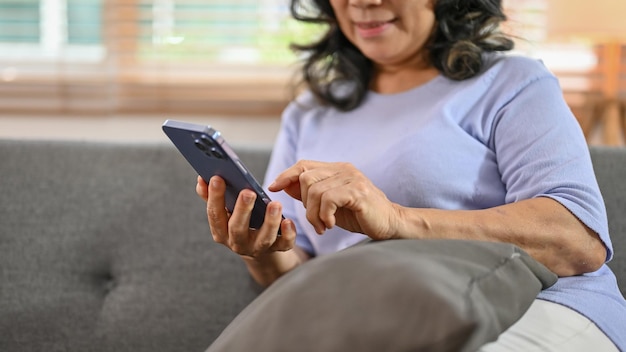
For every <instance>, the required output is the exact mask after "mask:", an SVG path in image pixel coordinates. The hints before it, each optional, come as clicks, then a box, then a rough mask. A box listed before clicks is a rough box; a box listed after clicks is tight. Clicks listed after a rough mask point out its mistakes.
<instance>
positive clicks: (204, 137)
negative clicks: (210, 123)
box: [200, 134, 214, 147]
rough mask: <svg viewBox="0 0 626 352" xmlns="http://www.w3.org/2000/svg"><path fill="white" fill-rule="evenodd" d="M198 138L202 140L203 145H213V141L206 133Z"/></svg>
mask: <svg viewBox="0 0 626 352" xmlns="http://www.w3.org/2000/svg"><path fill="white" fill-rule="evenodd" d="M200 139H201V140H202V142H204V144H205V145H207V146H211V147H212V146H213V145H214V143H213V141H212V140H211V138H209V136H207V135H206V134H203V135H201V136H200Z"/></svg>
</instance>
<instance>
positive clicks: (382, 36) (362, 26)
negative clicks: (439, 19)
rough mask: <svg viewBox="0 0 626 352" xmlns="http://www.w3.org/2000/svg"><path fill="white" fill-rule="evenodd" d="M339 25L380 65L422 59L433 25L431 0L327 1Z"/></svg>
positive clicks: (392, 64) (345, 33)
mask: <svg viewBox="0 0 626 352" xmlns="http://www.w3.org/2000/svg"><path fill="white" fill-rule="evenodd" d="M330 4H331V6H332V7H333V10H334V11H335V16H336V17H337V21H338V23H339V27H340V28H341V31H342V32H343V33H344V35H345V36H346V37H347V38H348V39H349V40H350V41H351V42H352V43H353V44H354V45H355V46H356V47H357V48H358V49H359V50H361V52H362V53H363V54H364V55H365V56H366V57H368V58H369V59H371V60H372V61H374V62H375V63H376V64H378V65H380V66H397V65H402V64H406V63H407V62H416V61H420V60H422V59H423V56H422V55H421V54H422V52H423V51H422V48H423V47H424V45H425V44H426V42H427V41H428V39H429V38H430V35H431V33H432V31H433V28H434V26H435V13H434V0H330Z"/></svg>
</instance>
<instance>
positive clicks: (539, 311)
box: [478, 299, 618, 352]
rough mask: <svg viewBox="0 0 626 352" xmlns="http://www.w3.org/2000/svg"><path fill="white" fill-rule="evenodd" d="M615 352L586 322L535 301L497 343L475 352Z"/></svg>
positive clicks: (579, 316)
mask: <svg viewBox="0 0 626 352" xmlns="http://www.w3.org/2000/svg"><path fill="white" fill-rule="evenodd" d="M535 351H542V352H544V351H545V352H548V351H549V352H589V351H595V352H618V350H617V347H615V345H614V344H613V342H611V340H610V339H609V338H608V337H606V335H604V333H602V331H601V330H600V329H599V328H598V327H597V326H596V325H595V324H594V323H593V322H591V321H590V320H589V319H587V318H586V317H585V316H583V315H582V314H580V313H578V312H576V311H575V310H572V309H569V308H567V307H565V306H563V305H560V304H556V303H552V302H548V301H544V300H539V299H536V300H535V302H533V304H532V305H531V306H530V308H529V309H528V311H527V312H526V313H525V314H524V316H523V317H522V318H521V319H520V320H519V321H517V322H516V323H515V324H513V325H512V326H511V327H510V328H509V329H508V330H506V331H505V332H503V333H502V334H501V335H500V337H499V338H498V340H497V341H495V342H492V343H489V344H486V345H484V346H483V347H481V348H480V349H479V350H478V352H535Z"/></svg>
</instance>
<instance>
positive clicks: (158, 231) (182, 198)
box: [0, 140, 626, 352]
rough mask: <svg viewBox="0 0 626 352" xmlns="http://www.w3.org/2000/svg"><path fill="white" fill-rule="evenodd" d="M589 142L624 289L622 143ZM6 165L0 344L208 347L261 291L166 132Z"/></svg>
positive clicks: (6, 154)
mask: <svg viewBox="0 0 626 352" xmlns="http://www.w3.org/2000/svg"><path fill="white" fill-rule="evenodd" d="M237 152H238V153H239V155H240V157H241V158H242V160H243V162H244V163H245V164H246V165H247V166H248V167H249V169H250V171H251V172H252V173H253V174H254V175H255V176H257V178H258V179H259V180H262V178H263V176H264V172H265V167H266V165H267V162H268V159H269V156H270V150H269V149H263V148H260V149H259V148H247V149H245V148H238V149H237ZM591 153H592V157H593V161H594V165H595V170H596V173H597V175H598V181H599V183H600V188H601V190H602V192H603V194H604V197H605V201H606V204H607V208H608V215H609V225H610V231H611V234H612V239H613V244H614V247H615V251H616V252H617V255H616V257H615V259H614V260H613V261H612V262H611V263H610V264H609V265H610V266H611V267H612V268H613V270H614V271H615V272H616V274H617V276H618V280H619V284H620V287H621V290H622V292H624V293H625V294H626V216H625V213H626V148H625V149H608V148H607V149H604V148H592V150H591ZM0 175H1V179H0V195H1V196H0V351H20V352H29V351H43V350H51V349H53V350H64V351H93V352H98V351H102V352H104V351H107V352H108V351H116V352H125V351H133V352H142V351H151V352H159V351H178V350H180V351H182V350H184V351H202V350H204V349H205V348H206V347H207V346H208V344H209V343H210V342H211V341H213V340H214V339H215V338H216V337H217V335H218V334H219V333H220V332H221V331H222V329H223V328H224V327H225V326H226V324H228V323H229V322H230V320H231V319H232V318H233V317H234V316H235V315H236V314H237V313H238V312H239V311H240V310H241V309H243V307H245V306H246V305H247V304H248V303H249V302H250V301H251V300H252V299H253V298H254V297H256V295H257V294H258V293H259V292H260V289H259V288H258V287H257V286H256V285H255V284H254V283H253V282H252V281H251V280H250V279H249V276H248V274H247V272H246V269H245V267H244V266H243V263H242V261H241V260H240V259H239V258H238V257H237V256H236V255H234V254H233V253H231V252H229V251H228V250H226V249H225V248H224V247H223V246H221V245H217V244H215V243H214V242H213V241H212V239H211V236H210V234H209V230H208V225H207V223H206V214H205V211H204V206H203V204H202V202H201V201H200V200H199V199H198V198H197V196H196V195H195V190H194V186H195V179H196V174H195V172H194V171H193V169H192V168H191V167H190V166H189V165H188V164H187V163H186V161H185V160H184V158H183V157H182V156H181V155H180V154H179V153H178V152H177V151H176V150H175V149H174V148H173V147H172V146H171V145H170V144H168V143H161V144H154V145H138V144H130V145H125V144H106V143H101V144H99V143H85V142H29V141H10V140H9V141H4V140H0ZM212 268H215V270H212ZM52 347H53V348H52Z"/></svg>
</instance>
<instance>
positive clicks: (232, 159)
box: [162, 120, 270, 229]
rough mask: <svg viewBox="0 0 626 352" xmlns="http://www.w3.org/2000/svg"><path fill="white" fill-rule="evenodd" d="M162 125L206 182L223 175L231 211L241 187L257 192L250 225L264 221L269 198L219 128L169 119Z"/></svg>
mask: <svg viewBox="0 0 626 352" xmlns="http://www.w3.org/2000/svg"><path fill="white" fill-rule="evenodd" d="M162 128H163V132H165V134H166V135H167V136H168V137H169V139H170V140H171V141H172V143H174V145H175V146H176V148H178V150H179V151H180V153H181V154H182V155H183V156H184V157H185V159H187V161H188V162H189V164H190V165H191V166H192V167H193V168H194V170H195V171H196V172H197V173H198V174H199V175H200V176H202V178H203V179H204V180H205V181H206V182H209V179H210V178H211V177H212V176H214V175H218V176H220V177H221V178H223V179H224V181H225V182H226V195H225V197H226V208H227V209H228V211H230V212H232V211H233V208H234V206H235V201H236V200H237V196H238V195H239V192H241V190H243V189H250V190H252V191H254V192H256V195H257V197H256V201H255V204H254V209H253V210H252V215H251V217H250V228H254V229H259V228H260V227H261V225H262V224H263V219H264V218H265V208H266V207H267V203H269V202H270V198H269V197H268V196H267V194H265V192H264V191H263V187H261V185H260V184H259V182H258V181H257V180H256V179H255V178H254V176H253V175H252V174H251V173H250V172H249V171H248V169H246V167H245V166H244V164H243V163H242V162H241V160H240V159H239V157H238V156H237V154H236V153H235V152H234V151H233V149H232V148H231V147H230V146H229V145H228V143H226V141H225V140H224V138H223V137H222V136H221V134H220V132H218V131H216V130H215V129H213V128H212V127H211V126H205V125H198V124H192V123H187V122H181V121H173V120H166V121H165V122H164V123H163V126H162Z"/></svg>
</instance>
